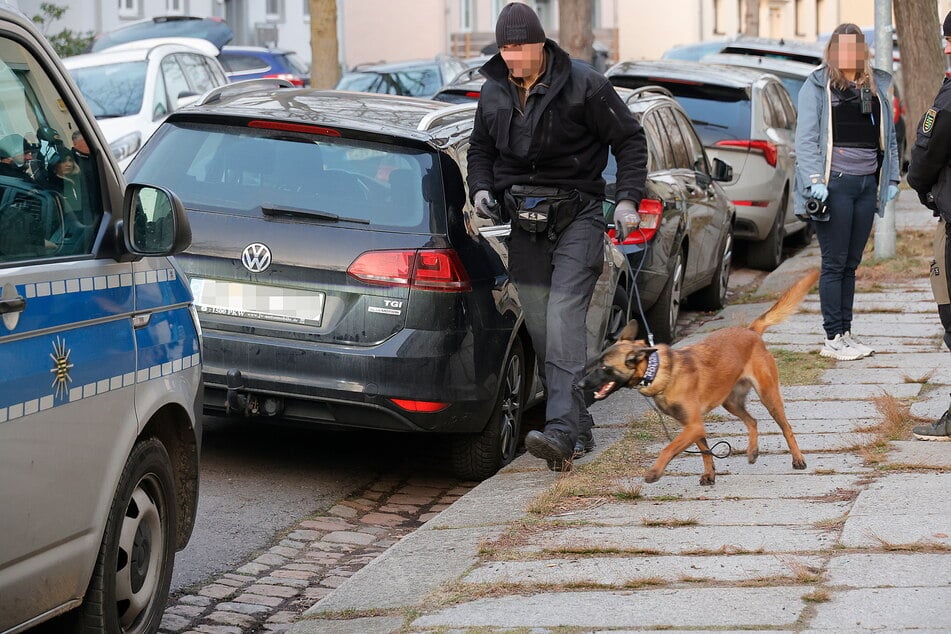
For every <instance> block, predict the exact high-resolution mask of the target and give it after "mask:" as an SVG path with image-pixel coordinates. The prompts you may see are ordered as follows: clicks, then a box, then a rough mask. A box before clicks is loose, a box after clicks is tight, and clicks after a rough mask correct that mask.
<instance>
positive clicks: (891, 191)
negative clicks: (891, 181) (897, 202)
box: [885, 185, 898, 202]
mask: <svg viewBox="0 0 951 634" xmlns="http://www.w3.org/2000/svg"><path fill="white" fill-rule="evenodd" d="M896 196H898V185H889V186H888V190H887V191H886V192H885V202H888V201H889V200H894V199H895V197H896Z"/></svg>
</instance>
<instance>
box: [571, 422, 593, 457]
mask: <svg viewBox="0 0 951 634" xmlns="http://www.w3.org/2000/svg"><path fill="white" fill-rule="evenodd" d="M593 449H594V436H593V435H592V434H591V430H590V429H588V430H586V431H582V432H580V433H579V434H578V440H576V441H575V450H574V453H572V455H571V457H572V458H580V457H581V456H583V455H585V454H586V453H588V452H589V451H591V450H593Z"/></svg>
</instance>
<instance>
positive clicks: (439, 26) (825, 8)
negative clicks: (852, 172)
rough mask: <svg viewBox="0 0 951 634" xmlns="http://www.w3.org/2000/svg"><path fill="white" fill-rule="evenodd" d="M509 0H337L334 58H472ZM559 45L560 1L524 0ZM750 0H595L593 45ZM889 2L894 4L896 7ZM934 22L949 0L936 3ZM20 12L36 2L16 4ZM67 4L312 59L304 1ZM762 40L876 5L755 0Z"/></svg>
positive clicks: (676, 30) (705, 24)
mask: <svg viewBox="0 0 951 634" xmlns="http://www.w3.org/2000/svg"><path fill="white" fill-rule="evenodd" d="M509 1H510V0H337V10H338V29H337V30H338V40H339V41H340V60H341V64H342V66H343V67H344V68H349V67H352V66H354V65H356V64H361V63H369V62H379V61H401V60H407V59H416V58H425V57H432V56H434V55H437V54H441V53H447V54H454V55H457V56H460V57H471V56H476V55H479V53H480V51H481V49H482V47H483V46H485V45H486V44H489V43H492V42H494V40H495V17H496V16H497V15H498V13H499V11H500V10H501V8H502V6H503V5H505V4H506V3H507V2H509ZM523 1H525V2H526V3H527V4H530V5H532V6H533V7H534V8H535V10H536V11H537V12H538V14H539V17H540V18H541V20H542V24H543V26H544V27H545V30H546V32H547V33H548V34H549V35H550V36H552V37H553V38H554V39H557V35H558V0H523ZM747 1H748V0H663V2H656V1H654V0H594V7H593V15H592V23H593V25H594V29H595V39H596V41H597V42H598V44H599V45H601V46H602V47H604V48H606V49H607V50H608V56H609V58H610V59H615V60H617V59H651V58H656V57H659V56H660V55H661V54H662V53H663V52H664V51H665V50H667V49H668V48H670V47H671V46H675V45H678V44H690V43H694V42H699V41H706V40H715V39H722V38H725V37H728V36H731V35H735V34H737V33H740V32H742V31H743V25H744V21H745V19H744V16H745V14H746V11H747ZM894 1H895V0H893V2H894ZM936 2H937V4H938V12H939V15H940V16H942V17H943V16H944V15H945V13H947V11H948V10H951V0H936ZM15 3H16V4H19V6H20V8H21V10H23V11H24V12H25V13H26V14H27V15H35V14H37V13H39V11H40V4H41V0H19V1H18V2H15ZM54 4H58V5H60V6H66V7H68V10H67V13H66V15H65V16H64V18H63V20H61V21H60V22H61V23H60V24H53V25H52V26H51V28H50V32H56V31H58V30H60V29H63V28H70V29H73V30H74V31H80V32H83V31H93V32H96V33H98V32H102V31H108V30H110V29H114V28H116V27H118V26H120V25H122V24H126V23H128V22H131V21H134V20H141V19H144V18H151V17H154V16H158V15H170V14H177V15H196V16H214V17H220V18H223V19H225V20H226V21H227V22H228V24H230V25H231V27H232V29H234V31H235V39H234V42H233V43H234V44H248V45H268V44H272V45H277V46H280V47H282V48H286V49H289V50H294V51H297V53H298V54H300V56H301V57H302V58H303V59H305V60H309V59H310V11H309V3H308V0H58V1H57V0H54ZM759 5H760V10H759V25H760V30H759V34H760V35H761V36H763V37H775V38H786V39H792V40H803V41H814V40H815V39H816V37H817V36H818V35H819V34H822V33H828V32H829V31H831V30H832V29H833V28H835V26H836V25H838V24H839V23H841V22H854V23H856V24H858V25H859V26H863V27H865V26H873V25H874V18H875V1H874V0H759Z"/></svg>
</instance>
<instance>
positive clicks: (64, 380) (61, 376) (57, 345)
mask: <svg viewBox="0 0 951 634" xmlns="http://www.w3.org/2000/svg"><path fill="white" fill-rule="evenodd" d="M70 352H71V350H69V349H68V348H67V347H66V341H65V340H64V339H60V338H59V337H56V341H54V342H53V352H51V353H50V358H51V359H52V360H53V367H52V368H51V369H50V372H52V373H53V382H52V383H51V384H50V387H52V388H55V389H56V398H63V397H65V396H66V390H67V389H68V388H69V384H70V383H72V382H73V380H72V378H70V376H69V371H70V370H72V369H73V364H72V363H70V362H69V354H70Z"/></svg>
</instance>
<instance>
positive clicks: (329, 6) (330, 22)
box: [308, 0, 340, 88]
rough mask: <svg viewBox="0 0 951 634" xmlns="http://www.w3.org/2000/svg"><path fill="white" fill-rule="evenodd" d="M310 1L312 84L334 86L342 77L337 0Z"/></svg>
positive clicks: (319, 86)
mask: <svg viewBox="0 0 951 634" xmlns="http://www.w3.org/2000/svg"><path fill="white" fill-rule="evenodd" d="M308 1H309V3H310V52H311V61H310V85H311V86H313V87H314V88H333V87H334V86H336V85H337V80H339V79H340V62H339V58H338V50H337V0H308Z"/></svg>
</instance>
